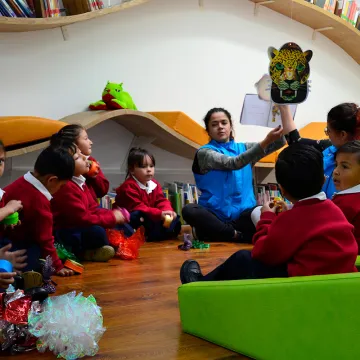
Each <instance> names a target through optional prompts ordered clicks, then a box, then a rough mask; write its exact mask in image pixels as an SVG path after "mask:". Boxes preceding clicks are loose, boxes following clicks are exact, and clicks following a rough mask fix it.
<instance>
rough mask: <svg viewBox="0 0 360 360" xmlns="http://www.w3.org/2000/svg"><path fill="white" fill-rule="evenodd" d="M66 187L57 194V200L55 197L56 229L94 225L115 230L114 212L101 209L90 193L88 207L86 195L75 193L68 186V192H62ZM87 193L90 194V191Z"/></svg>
mask: <svg viewBox="0 0 360 360" xmlns="http://www.w3.org/2000/svg"><path fill="white" fill-rule="evenodd" d="M65 186H67V185H65ZM65 186H64V187H63V188H62V189H61V190H60V191H59V193H58V194H55V197H56V199H55V197H54V200H53V212H54V216H55V223H56V228H71V227H89V226H92V225H99V226H102V227H104V228H113V227H114V226H115V225H116V219H115V215H114V213H113V212H112V210H108V209H101V208H99V207H98V206H97V203H96V201H95V200H94V199H93V198H92V196H91V194H90V193H89V194H88V196H87V197H88V200H89V206H87V204H86V203H85V202H84V199H83V197H84V196H86V194H82V193H80V191H74V190H73V188H72V186H67V189H66V191H62V190H63V189H64V188H65ZM75 186H77V185H75ZM64 190H65V189H64ZM86 191H87V192H89V190H88V189H86Z"/></svg>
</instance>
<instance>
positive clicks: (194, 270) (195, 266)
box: [180, 260, 203, 284]
mask: <svg viewBox="0 0 360 360" xmlns="http://www.w3.org/2000/svg"><path fill="white" fill-rule="evenodd" d="M202 278H203V274H202V273H201V269H200V265H199V263H198V262H197V261H195V260H186V261H185V262H184V263H183V264H182V266H181V269H180V280H181V283H182V284H187V283H191V282H195V281H200V280H201V279H202Z"/></svg>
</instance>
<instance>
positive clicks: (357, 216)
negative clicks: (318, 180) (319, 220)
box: [332, 140, 360, 250]
mask: <svg viewBox="0 0 360 360" xmlns="http://www.w3.org/2000/svg"><path fill="white" fill-rule="evenodd" d="M335 160H336V168H335V170H334V172H333V180H334V185H335V187H336V190H337V191H338V192H337V193H335V195H334V197H333V199H332V200H333V202H334V204H336V205H337V206H338V207H339V208H340V209H341V210H342V212H343V213H344V215H345V216H346V218H347V220H348V221H349V223H350V224H352V225H353V226H354V234H355V238H356V241H357V243H358V246H359V250H360V141H359V140H355V141H350V142H348V143H346V144H345V145H343V146H342V147H340V148H339V149H338V151H337V152H336V155H335Z"/></svg>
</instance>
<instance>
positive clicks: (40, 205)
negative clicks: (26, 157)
mask: <svg viewBox="0 0 360 360" xmlns="http://www.w3.org/2000/svg"><path fill="white" fill-rule="evenodd" d="M73 151H75V146H72V149H71V148H53V147H48V148H46V149H45V150H43V151H42V152H41V153H40V155H39V156H38V158H37V160H36V162H35V166H34V170H33V171H32V172H30V171H29V172H27V173H26V174H25V175H24V176H22V177H20V178H19V179H17V180H15V181H14V182H13V183H11V184H10V185H8V186H6V187H5V189H4V191H5V193H4V201H5V203H7V202H9V201H11V200H17V201H21V203H22V210H21V211H20V212H19V218H20V223H19V224H18V225H16V226H15V227H14V228H11V227H8V228H6V229H5V231H4V233H3V238H2V239H1V242H2V244H1V245H6V244H8V243H9V242H10V243H11V244H12V249H11V250H21V249H22V250H24V249H25V250H26V254H27V261H26V262H27V265H26V267H25V268H24V269H23V271H31V270H34V271H39V270H40V268H41V264H40V262H39V259H40V258H42V259H45V258H46V257H47V256H48V255H50V256H51V257H52V260H53V267H54V268H55V271H56V274H57V275H60V276H68V275H73V274H74V272H73V271H72V270H69V269H66V268H64V265H63V264H62V262H61V260H60V259H59V257H58V255H57V251H56V249H55V247H54V237H53V216H52V213H51V207H50V200H51V199H52V197H53V196H54V195H55V193H56V192H57V191H59V189H60V188H61V187H62V186H63V185H64V184H65V183H66V182H67V181H68V180H69V179H71V177H72V174H73V172H74V160H73V157H72V154H73V153H72V152H73Z"/></svg>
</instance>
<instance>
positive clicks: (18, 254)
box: [0, 244, 27, 271]
mask: <svg viewBox="0 0 360 360" xmlns="http://www.w3.org/2000/svg"><path fill="white" fill-rule="evenodd" d="M11 246H12V245H11V244H8V245H6V246H4V247H2V248H1V249H0V259H4V260H7V261H10V262H11V264H12V266H13V269H14V270H16V271H20V270H22V269H23V268H24V267H25V266H26V265H27V263H26V262H25V260H26V259H27V256H26V250H25V249H24V250H16V251H13V252H10V249H11Z"/></svg>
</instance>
